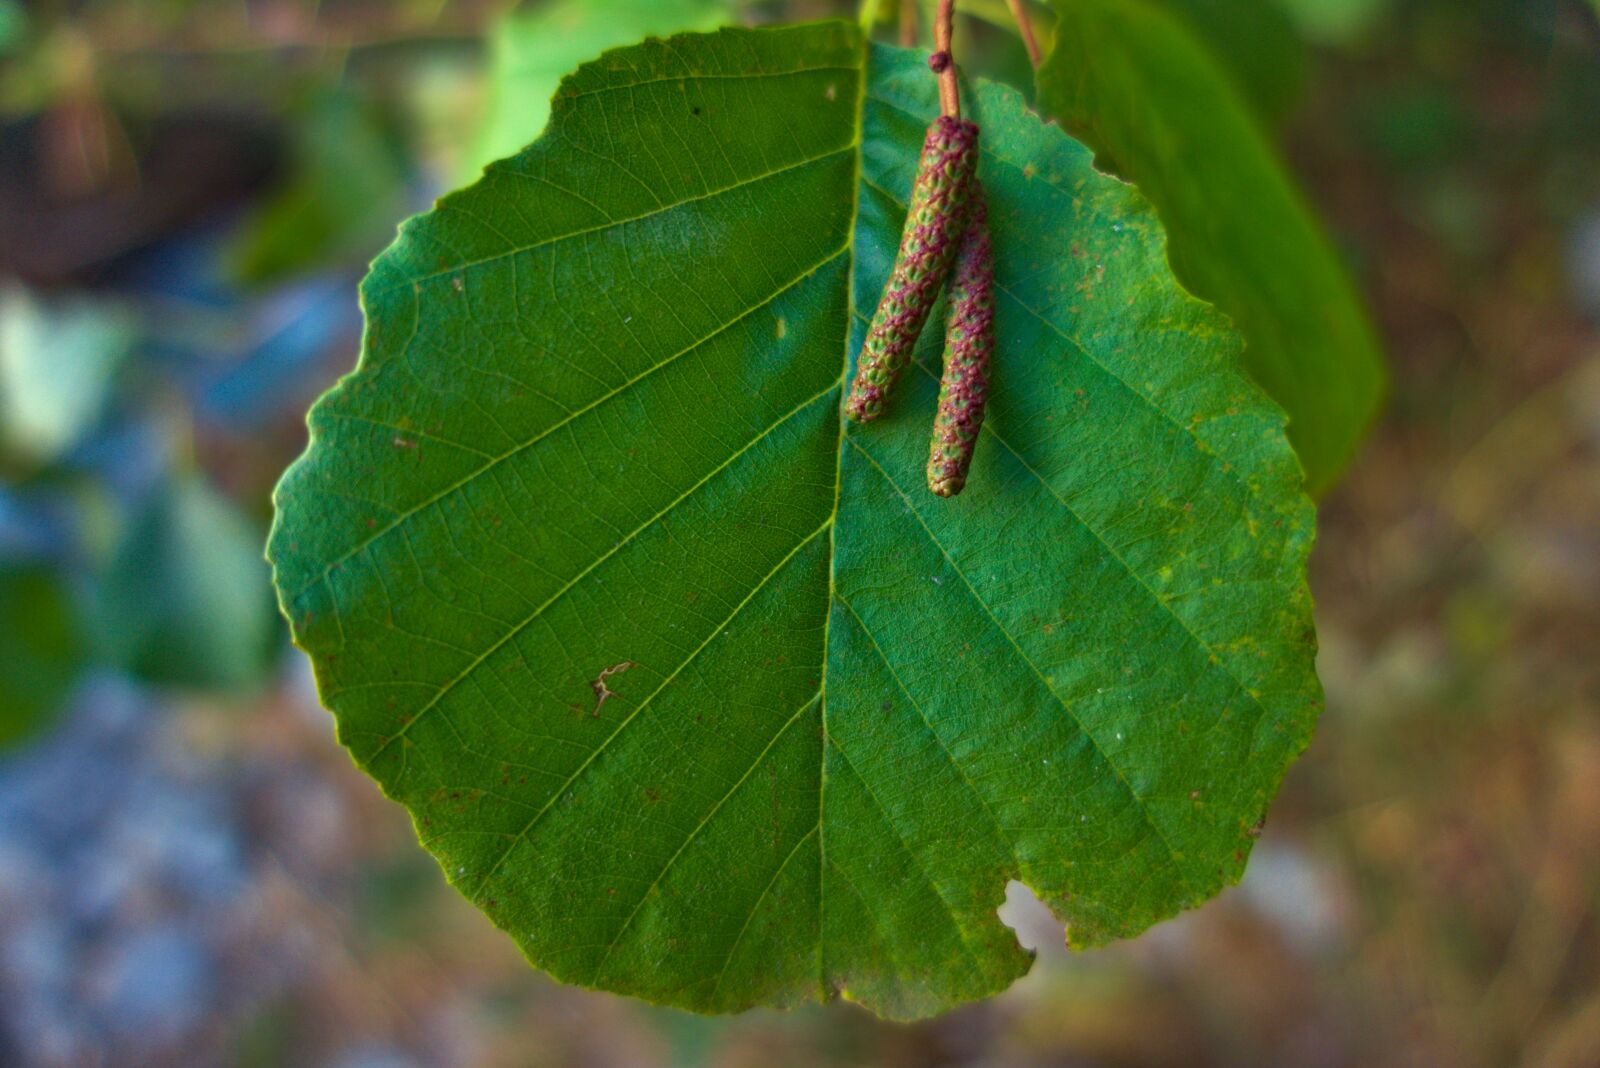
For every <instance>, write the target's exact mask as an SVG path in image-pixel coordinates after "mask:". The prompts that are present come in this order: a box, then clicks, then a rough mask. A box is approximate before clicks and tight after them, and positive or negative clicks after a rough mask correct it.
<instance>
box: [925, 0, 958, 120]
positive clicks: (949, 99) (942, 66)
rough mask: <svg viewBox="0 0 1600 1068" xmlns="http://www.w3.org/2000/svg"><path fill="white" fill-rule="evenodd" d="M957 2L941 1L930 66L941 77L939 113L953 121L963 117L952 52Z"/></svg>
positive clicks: (935, 20)
mask: <svg viewBox="0 0 1600 1068" xmlns="http://www.w3.org/2000/svg"><path fill="white" fill-rule="evenodd" d="M955 9H956V0H939V12H938V14H937V15H935V16H934V23H933V59H932V60H931V61H930V63H929V65H930V66H931V67H932V68H933V72H934V73H935V74H937V75H938V76H939V112H940V114H942V115H948V116H950V117H951V118H952V119H959V118H960V117H961V88H960V86H959V85H958V84H957V82H956V59H955V56H954V55H953V54H952V53H951V51H950V35H951V26H952V24H953V23H954V22H955V15H956V10H955Z"/></svg>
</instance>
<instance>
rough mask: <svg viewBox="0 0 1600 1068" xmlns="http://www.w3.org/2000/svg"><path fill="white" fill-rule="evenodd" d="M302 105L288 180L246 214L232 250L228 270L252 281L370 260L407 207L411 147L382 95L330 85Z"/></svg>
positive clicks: (274, 279) (262, 281)
mask: <svg viewBox="0 0 1600 1068" xmlns="http://www.w3.org/2000/svg"><path fill="white" fill-rule="evenodd" d="M296 112H297V121H295V122H294V123H292V124H291V128H292V129H293V130H294V134H295V145H294V152H293V157H294V158H293V170H292V172H291V174H290V176H289V178H288V180H287V181H286V182H285V183H284V185H283V186H282V187H281V188H280V189H278V190H277V192H276V193H274V194H273V195H272V196H271V197H269V198H267V199H266V200H264V201H263V202H262V203H261V205H260V206H259V207H257V208H256V209H255V210H253V211H252V212H251V213H250V215H249V216H247V217H246V218H245V220H244V223H243V225H242V226H241V227H240V229H239V230H238V232H237V233H236V234H235V235H234V237H233V238H232V240H231V241H230V242H229V245H228V248H227V250H226V257H227V261H228V270H229V272H230V273H231V274H232V275H233V276H235V277H236V278H238V279H239V280H240V281H242V282H245V283H247V284H252V285H264V284H268V283H271V282H277V281H282V280H283V279H285V278H290V277H293V276H295V275H298V274H302V273H304V272H306V271H312V270H317V269H319V268H323V267H327V266H329V265H330V264H333V265H336V264H339V263H348V262H356V263H365V262H366V261H368V260H370V259H371V258H372V254H373V253H374V252H375V251H376V250H377V249H379V248H381V247H382V245H383V243H384V241H385V240H386V239H387V238H389V237H390V236H391V235H392V234H393V233H394V217H395V216H396V215H397V214H399V213H400V212H401V211H402V210H404V208H405V207H406V178H407V164H406V160H405V153H404V152H403V151H402V149H401V146H400V143H399V140H398V138H396V137H395V136H394V131H393V130H392V129H391V128H390V120H389V118H388V117H387V116H386V115H385V114H384V112H383V109H382V108H381V107H380V106H379V105H378V104H377V103H376V102H375V101H373V100H371V99H368V98H367V97H365V96H363V95H362V94H360V93H359V92H358V91H356V90H354V89H352V88H350V87H348V86H345V85H339V86H329V87H323V88H321V89H319V90H317V91H315V92H313V93H311V94H309V95H308V96H307V98H306V99H305V100H304V101H301V102H300V103H299V104H298V105H297V107H296Z"/></svg>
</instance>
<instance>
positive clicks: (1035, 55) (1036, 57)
mask: <svg viewBox="0 0 1600 1068" xmlns="http://www.w3.org/2000/svg"><path fill="white" fill-rule="evenodd" d="M1026 3H1027V0H1006V6H1007V7H1009V8H1011V17H1012V18H1014V19H1016V20H1017V30H1018V32H1019V33H1021V34H1022V46H1023V47H1024V48H1026V49H1027V50H1028V62H1029V63H1032V64H1033V68H1034V70H1038V69H1039V64H1040V63H1043V62H1044V53H1043V52H1042V51H1040V49H1039V39H1038V38H1037V37H1035V36H1034V35H1033V23H1032V22H1031V21H1030V20H1029V19H1028V8H1027V6H1026Z"/></svg>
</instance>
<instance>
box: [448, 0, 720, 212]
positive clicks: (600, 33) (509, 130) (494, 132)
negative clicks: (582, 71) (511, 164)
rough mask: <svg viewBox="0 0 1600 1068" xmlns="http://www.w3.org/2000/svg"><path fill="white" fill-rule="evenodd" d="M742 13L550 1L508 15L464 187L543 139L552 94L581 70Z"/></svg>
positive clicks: (708, 2)
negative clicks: (625, 48) (612, 53)
mask: <svg viewBox="0 0 1600 1068" xmlns="http://www.w3.org/2000/svg"><path fill="white" fill-rule="evenodd" d="M735 8H736V4H735V0H549V2H547V3H544V4H540V5H539V6H538V7H535V8H534V9H533V10H531V11H515V12H512V13H510V14H508V15H506V16H505V17H504V18H502V19H501V20H500V21H499V22H498V23H497V24H496V26H495V28H494V33H493V36H491V37H490V39H489V74H488V93H489V100H488V104H487V107H486V109H485V113H484V118H483V126H482V128H481V129H480V130H479V132H478V137H477V143H476V145H475V147H474V149H473V150H472V151H471V152H469V153H468V155H467V159H466V161H465V164H464V166H463V169H462V172H461V178H462V180H463V181H471V180H472V179H474V178H476V177H477V176H478V172H479V171H481V170H482V169H483V167H484V166H485V165H486V164H488V163H492V162H494V161H495V160H497V159H500V158H502V157H504V156H509V155H511V154H512V153H514V152H516V151H518V150H519V149H521V148H522V146H523V145H526V144H527V143H528V142H529V141H532V140H533V139H534V138H535V137H538V136H539V131H541V130H543V129H544V124H545V120H546V119H548V118H549V117H550V96H551V94H553V93H554V92H555V91H556V86H558V85H559V84H560V83H561V78H562V76H563V75H565V74H566V73H567V72H568V71H570V70H571V69H572V68H573V67H575V66H577V65H578V64H579V63H582V62H584V61H585V60H589V59H593V58H594V57H595V56H598V55H599V54H600V53H601V52H604V51H605V50H606V49H608V48H616V47H618V46H620V45H626V44H632V43H633V42H634V41H637V40H639V39H640V38H641V37H665V36H668V35H669V34H674V33H679V32H682V31H684V30H710V29H714V28H715V27H717V26H720V25H722V24H723V23H725V22H728V21H729V20H730V19H731V18H732V17H733V13H734V10H735Z"/></svg>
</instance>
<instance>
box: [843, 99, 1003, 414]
mask: <svg viewBox="0 0 1600 1068" xmlns="http://www.w3.org/2000/svg"><path fill="white" fill-rule="evenodd" d="M977 163H978V127H977V125H976V124H974V123H971V122H966V121H964V120H962V119H958V118H953V117H951V116H948V115H941V116H940V117H939V118H937V119H935V120H934V122H933V125H931V126H929V127H928V136H927V139H926V140H925V141H924V142H923V145H922V158H921V160H920V161H919V162H918V164H917V179H916V184H915V185H913V186H912V190H911V207H910V209H909V210H908V211H907V213H906V225H905V230H904V231H903V232H902V233H901V235H900V252H899V255H897V256H896V257H895V263H894V271H893V272H892V273H891V274H890V275H889V284H888V285H887V286H885V287H884V290H883V299H882V300H880V301H879V302H878V310H877V312H876V313H875V314H874V315H873V317H872V325H871V326H870V327H869V328H868V329H867V340H866V342H865V343H864V344H863V345H862V346H861V358H860V360H859V361H858V363H857V367H856V377H855V382H854V383H853V384H852V385H851V387H850V399H849V400H848V401H847V402H846V403H845V412H846V413H847V414H848V415H849V416H850V418H852V419H854V420H855V421H856V422H858V423H866V422H870V421H871V420H873V419H876V418H877V417H878V416H879V415H881V414H882V413H883V405H884V401H885V400H886V399H887V398H888V395H889V391H890V390H891V389H893V388H894V381H895V378H896V376H898V375H899V374H900V371H901V369H902V368H904V367H905V365H906V364H907V363H908V362H909V361H910V359H911V351H912V349H913V348H914V347H915V346H916V343H917V337H918V335H920V334H921V333H922V326H923V324H924V323H926V322H927V321H928V312H929V310H930V309H932V307H933V304H934V301H935V300H936V299H937V298H938V295H939V289H940V287H941V286H943V285H944V280H945V276H946V275H948V274H949V273H950V264H951V261H952V260H954V258H955V254H956V248H957V246H958V245H959V243H960V240H961V233H962V230H963V229H964V228H965V226H966V217H967V210H966V207H967V201H968V198H969V196H970V193H971V187H972V183H973V180H974V179H973V172H974V171H975V170H976V168H977Z"/></svg>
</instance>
